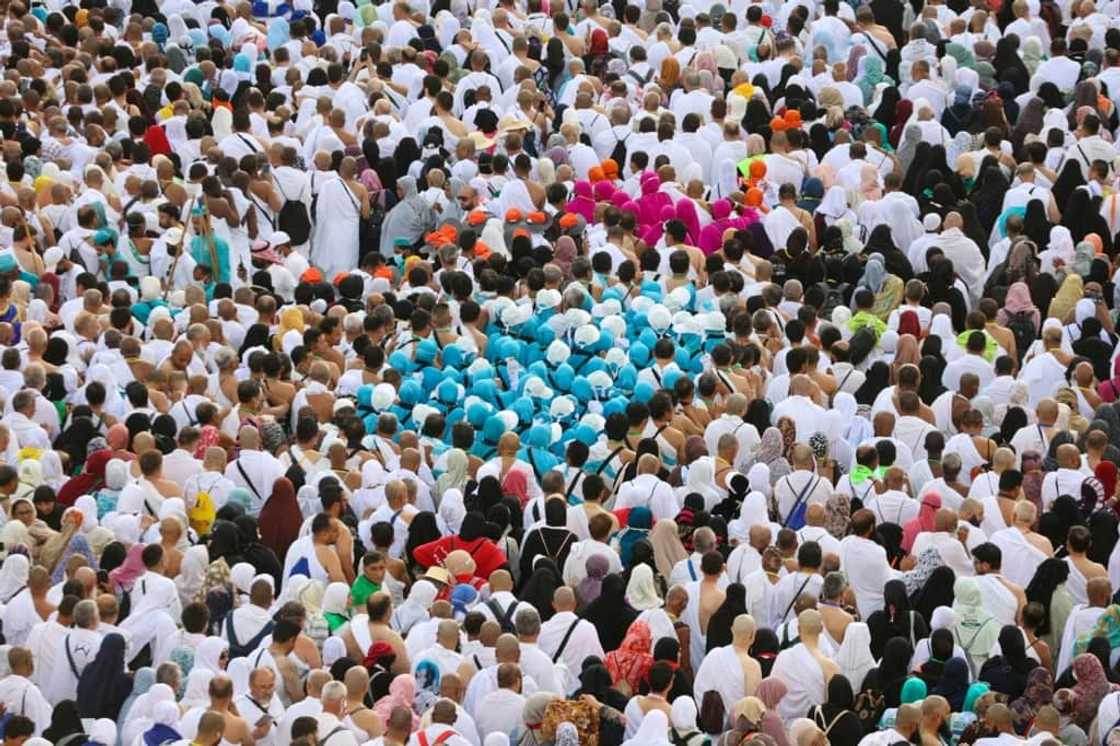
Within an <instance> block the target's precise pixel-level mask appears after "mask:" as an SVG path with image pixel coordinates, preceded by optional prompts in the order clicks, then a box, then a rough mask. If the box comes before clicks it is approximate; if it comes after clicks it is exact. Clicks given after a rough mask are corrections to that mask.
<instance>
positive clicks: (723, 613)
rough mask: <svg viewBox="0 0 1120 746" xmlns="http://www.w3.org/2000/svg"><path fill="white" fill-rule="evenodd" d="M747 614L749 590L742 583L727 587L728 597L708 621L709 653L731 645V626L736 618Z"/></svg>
mask: <svg viewBox="0 0 1120 746" xmlns="http://www.w3.org/2000/svg"><path fill="white" fill-rule="evenodd" d="M746 613H747V589H746V588H745V587H744V586H743V585H742V584H741V583H732V584H731V585H729V586H727V597H726V598H724V600H723V603H722V604H720V606H719V608H718V609H716V611H715V613H714V614H712V618H711V619H710V620H709V621H708V643H707V652H709V653H710V652H712V651H713V650H715V649H716V648H721V647H724V646H725V645H730V644H731V625H732V624H733V623H734V622H735V617H737V616H739V615H740V614H746Z"/></svg>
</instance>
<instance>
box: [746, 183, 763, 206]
mask: <svg viewBox="0 0 1120 746" xmlns="http://www.w3.org/2000/svg"><path fill="white" fill-rule="evenodd" d="M747 204H748V205H750V206H751V207H758V206H760V205H761V204H762V190H761V189H759V188H758V187H751V188H750V189H748V190H747Z"/></svg>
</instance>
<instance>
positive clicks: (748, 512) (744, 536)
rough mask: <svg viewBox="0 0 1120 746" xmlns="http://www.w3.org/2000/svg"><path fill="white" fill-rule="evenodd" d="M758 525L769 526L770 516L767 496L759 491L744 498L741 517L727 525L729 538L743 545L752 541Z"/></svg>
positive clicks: (740, 510) (740, 512)
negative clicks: (751, 533)
mask: <svg viewBox="0 0 1120 746" xmlns="http://www.w3.org/2000/svg"><path fill="white" fill-rule="evenodd" d="M755 466H762V467H764V468H765V464H755ZM751 469H752V470H753V469H754V467H753V466H752V467H751ZM767 481H769V477H767ZM756 525H765V526H769V525H770V514H769V512H768V510H767V508H766V496H765V495H763V494H762V493H761V492H759V491H757V490H752V491H751V492H748V493H747V496H746V497H745V498H743V504H742V505H740V506H739V517H738V518H734V519H732V520H731V522H730V523H728V524H727V537H728V539H729V540H731V541H732V542H739V543H743V542H745V541H747V540H749V539H750V532H751V527H752V526H756ZM771 538H773V537H771Z"/></svg>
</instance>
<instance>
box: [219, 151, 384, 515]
mask: <svg viewBox="0 0 1120 746" xmlns="http://www.w3.org/2000/svg"><path fill="white" fill-rule="evenodd" d="M355 170H356V166H355V164H354V161H353V159H351V158H344V159H343V160H342V163H340V164H339V167H338V178H336V179H330V180H329V181H327V182H326V183H324V184H323V185H322V186H321V187H319V198H318V199H317V200H316V202H315V230H314V233H313V234H312V236H311V260H312V263H313V264H314V265H315V266H317V267H319V268H320V269H321V270H322V272H323V279H324V280H325V281H327V282H331V281H332V280H333V278H334V276H335V275H337V274H338V273H339V272H346V271H349V270H353V269H354V268H355V267H357V266H358V224H359V223H360V222H361V219H362V218H363V217H366V216H368V215H369V205H368V204H366V199H365V197H366V195H365V193H364V191H362V190H359V188H358V186H357V185H355V184H354V183H353V181H352V179H353V178H354V176H355V173H354V172H355ZM226 476H228V477H229V478H230V479H234V477H233V476H231V475H230V474H226ZM234 481H237V480H236V479H234ZM258 489H259V488H258ZM266 490H267V491H268V492H269V493H271V491H272V485H271V484H269V485H266V486H265V489H262V490H261V493H262V495H264V499H268V495H267V494H264V493H265V491H266Z"/></svg>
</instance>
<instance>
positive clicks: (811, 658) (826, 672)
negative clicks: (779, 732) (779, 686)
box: [770, 609, 839, 725]
mask: <svg viewBox="0 0 1120 746" xmlns="http://www.w3.org/2000/svg"><path fill="white" fill-rule="evenodd" d="M797 629H798V632H799V634H800V637H801V642H799V643H797V644H796V645H794V646H793V647H791V648H787V649H785V650H783V651H782V652H780V653H778V657H777V658H775V659H774V668H773V669H772V670H771V672H770V675H771V676H774V677H777V678H779V679H781V680H782V682H783V683H785V685H786V696H784V697H782V701H781V702H779V703H778V714H779V715H781V717H782V720H783V721H785V723H786V724H787V725H788V724H789V723H790V722H792V721H793V720H795V719H797V718H800V717H804V716H805V713H807V712H809V710H811V709H812V708H813V707H814V706H815V705H820V704H823V703H824V701H825V698H826V692H827V688H828V680H829V679H831V678H832V676H833V675H834V674H836V673H837V672H838V671H839V668H838V667H837V665H836V663H834V662H833V661H831V660H829V659H828V658H826V657H825V656H824V655H823V654H822V653H821V652H820V650H819V649H818V643H819V641H820V635H821V631H822V630H823V629H824V623H823V622H822V621H821V615H820V613H819V612H818V611H817V610H816V609H806V610H805V611H803V612H801V614H800V615H798V617H797Z"/></svg>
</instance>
